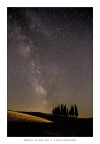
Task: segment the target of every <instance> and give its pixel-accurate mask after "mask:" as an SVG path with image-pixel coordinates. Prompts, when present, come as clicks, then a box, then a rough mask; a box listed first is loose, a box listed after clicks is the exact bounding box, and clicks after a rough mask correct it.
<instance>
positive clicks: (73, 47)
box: [7, 8, 93, 117]
mask: <svg viewBox="0 0 100 144" xmlns="http://www.w3.org/2000/svg"><path fill="white" fill-rule="evenodd" d="M7 63H8V65H7V71H8V72H7V76H8V80H7V81H8V82H7V85H8V86H7V87H8V90H7V97H8V109H10V110H20V111H40V112H46V113H51V112H52V109H53V107H55V106H57V105H58V104H61V103H62V104H66V106H67V107H68V108H70V106H71V105H72V104H76V105H77V107H78V111H79V117H92V113H93V78H92V75H93V9H92V8H7Z"/></svg>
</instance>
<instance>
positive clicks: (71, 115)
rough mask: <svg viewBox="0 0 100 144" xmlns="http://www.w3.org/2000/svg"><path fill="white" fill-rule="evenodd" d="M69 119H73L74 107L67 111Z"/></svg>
mask: <svg viewBox="0 0 100 144" xmlns="http://www.w3.org/2000/svg"><path fill="white" fill-rule="evenodd" d="M69 115H70V117H74V106H73V105H72V106H71V108H70V111H69Z"/></svg>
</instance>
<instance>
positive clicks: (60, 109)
mask: <svg viewBox="0 0 100 144" xmlns="http://www.w3.org/2000/svg"><path fill="white" fill-rule="evenodd" d="M52 113H53V115H58V116H60V115H62V116H66V117H76V118H77V117H78V109H77V106H76V105H71V108H70V110H68V108H67V107H66V105H63V104H61V105H60V106H59V105H58V106H57V107H55V108H53V110H52Z"/></svg>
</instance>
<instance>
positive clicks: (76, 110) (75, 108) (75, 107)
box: [74, 105, 78, 118]
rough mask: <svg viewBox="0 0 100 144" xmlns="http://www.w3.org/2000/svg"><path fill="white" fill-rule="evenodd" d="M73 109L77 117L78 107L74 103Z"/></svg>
mask: <svg viewBox="0 0 100 144" xmlns="http://www.w3.org/2000/svg"><path fill="white" fill-rule="evenodd" d="M74 110H75V117H76V118H77V116H78V109H77V106H76V105H74Z"/></svg>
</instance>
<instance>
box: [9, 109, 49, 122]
mask: <svg viewBox="0 0 100 144" xmlns="http://www.w3.org/2000/svg"><path fill="white" fill-rule="evenodd" d="M7 119H8V122H36V123H52V121H49V120H47V119H44V118H41V117H37V116H32V115H29V114H24V113H19V112H14V111H8V112H7Z"/></svg>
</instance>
